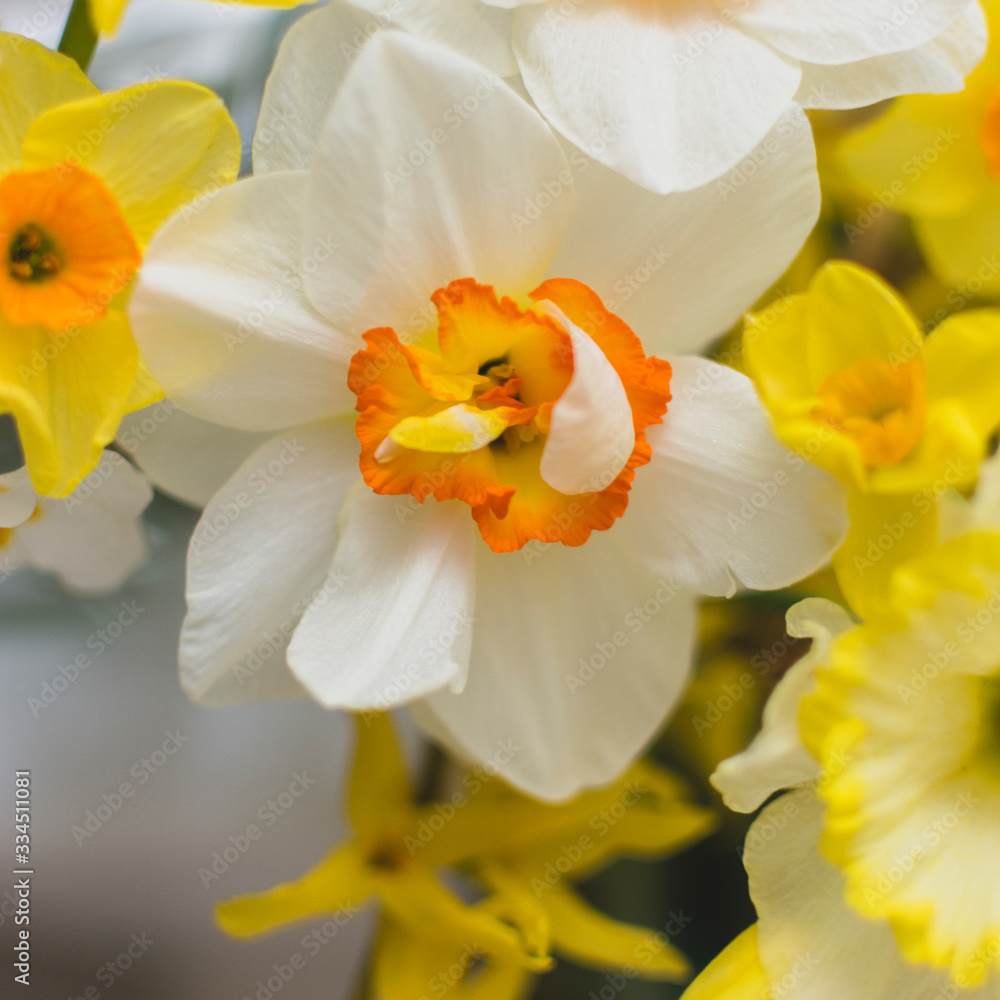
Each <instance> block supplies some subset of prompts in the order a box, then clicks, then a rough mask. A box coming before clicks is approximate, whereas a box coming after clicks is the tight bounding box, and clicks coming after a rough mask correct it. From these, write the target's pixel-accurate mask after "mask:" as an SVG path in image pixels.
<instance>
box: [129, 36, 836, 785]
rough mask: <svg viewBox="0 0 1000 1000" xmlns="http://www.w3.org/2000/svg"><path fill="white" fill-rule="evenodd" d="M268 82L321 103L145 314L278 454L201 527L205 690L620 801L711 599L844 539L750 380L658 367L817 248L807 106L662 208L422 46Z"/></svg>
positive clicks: (250, 469)
mask: <svg viewBox="0 0 1000 1000" xmlns="http://www.w3.org/2000/svg"><path fill="white" fill-rule="evenodd" d="M297 38H298V42H296V41H295V39H293V40H292V42H291V43H290V44H298V43H299V42H303V40H304V42H305V44H307V45H308V44H310V43H311V41H312V39H311V38H310V36H303V35H302V34H299V35H298V36H297ZM278 72H283V73H285V74H287V75H286V76H285V77H284V78H281V77H279V78H278V79H273V80H272V82H271V85H270V88H269V98H268V101H266V102H265V105H266V106H265V108H264V110H263V111H262V121H264V122H267V121H269V120H271V121H273V120H274V119H273V114H274V111H275V107H276V103H275V102H276V100H277V95H281V98H282V100H289V99H291V98H292V97H294V98H295V99H297V100H300V102H301V103H299V104H297V105H295V107H296V108H297V110H296V111H295V112H294V114H292V113H291V112H289V118H288V119H287V121H288V129H287V130H286V132H285V133H284V139H283V141H282V142H281V143H275V144H274V145H273V146H272V149H271V152H272V154H273V155H272V157H271V159H270V160H269V167H270V168H271V171H272V172H266V173H263V174H260V175H258V176H256V177H253V178H251V179H249V180H246V181H241V182H239V183H238V184H236V185H235V186H233V187H232V188H229V189H225V190H222V191H220V192H218V193H217V194H215V195H213V196H212V197H210V198H208V199H206V201H205V202H204V204H203V205H201V206H199V208H198V209H197V210H196V211H192V212H189V213H186V214H182V215H181V216H178V217H177V218H176V219H175V220H174V221H173V222H171V223H170V224H168V225H167V226H166V227H165V228H164V229H163V230H162V231H161V233H160V234H159V236H158V237H157V239H156V241H155V244H154V246H153V247H152V248H151V250H150V253H149V255H148V257H147V261H146V264H145V266H144V268H143V274H142V279H141V281H140V283H139V285H138V287H137V288H136V290H135V294H134V295H133V297H132V300H131V315H132V319H133V321H134V324H135V328H136V329H137V330H138V334H137V335H138V337H139V339H140V341H141V345H142V350H143V354H144V357H145V359H146V361H147V363H148V364H149V366H150V368H151V370H152V371H153V373H154V375H155V376H156V378H157V379H158V380H159V381H160V383H161V384H162V385H163V386H164V388H165V390H166V392H167V394H168V396H169V398H170V399H171V400H172V401H173V402H174V403H175V404H176V405H177V406H178V407H180V408H182V409H183V410H185V411H187V412H188V413H191V414H193V415H194V416H195V417H197V418H199V419H202V420H208V421H212V422H215V423H219V424H223V425H225V426H228V427H233V428H236V429H238V430H242V431H249V432H260V431H271V432H272V433H273V432H278V433H277V436H274V437H272V438H271V439H270V440H268V441H267V442H266V443H265V444H263V445H262V446H261V447H260V448H258V449H257V450H256V451H255V452H254V453H253V454H252V455H251V456H250V457H249V458H248V459H247V460H246V461H245V462H244V463H243V465H242V466H241V467H240V468H239V470H237V472H236V473H235V474H234V475H233V476H232V477H231V478H230V479H229V481H228V483H227V484H226V485H225V486H224V487H223V488H222V490H221V491H220V492H219V493H218V495H217V496H216V497H215V498H214V500H213V501H212V502H211V503H210V504H209V505H208V507H207V508H206V510H205V512H204V515H203V517H202V520H201V522H200V524H199V526H198V528H197V529H196V531H195V534H194V537H193V540H192V545H191V550H190V554H189V576H188V594H187V597H188V607H189V612H188V616H187V619H186V621H185V624H184V629H183V635H182V638H181V651H180V655H181V668H182V679H183V682H184V685H185V687H186V689H187V691H188V692H189V693H190V694H191V695H192V696H193V697H194V698H196V699H198V700H201V701H204V702H207V703H215V704H219V703H232V702H239V701H248V700H255V699H264V698H273V697H283V696H290V695H295V694H301V693H303V690H304V691H307V692H308V693H309V694H310V695H312V696H313V697H314V698H316V699H317V700H318V701H319V702H321V703H322V704H323V705H325V706H327V707H329V708H343V709H351V710H355V711H365V710H381V709H387V708H389V707H392V706H393V705H396V704H400V703H404V702H409V703H416V707H417V712H418V715H419V718H420V719H421V721H422V723H423V724H424V726H425V727H426V728H427V729H428V730H429V731H430V732H431V733H432V734H434V735H436V736H437V737H438V738H440V739H441V740H443V741H444V742H446V743H447V744H448V745H449V746H450V747H452V748H453V749H454V750H456V752H458V753H460V754H461V755H463V756H465V757H467V758H473V759H476V760H478V761H486V760H494V761H495V762H496V763H497V766H498V768H499V769H500V770H501V771H502V773H503V774H504V776H505V777H506V778H507V779H508V780H510V781H511V782H513V783H514V784H516V785H518V786H519V787H521V788H523V789H526V790H527V791H529V792H531V793H533V794H536V795H539V796H542V797H547V798H558V797H564V796H569V795H571V794H573V793H574V792H576V791H578V790H579V789H580V788H582V787H585V786H589V785H598V784H602V783H605V782H607V781H608V780H610V779H611V778H612V777H613V776H615V775H617V774H618V773H619V772H620V771H621V770H622V769H623V768H624V767H625V766H626V764H627V763H628V762H629V761H630V760H631V759H632V758H633V757H634V756H635V755H636V754H637V753H638V752H639V751H640V750H641V748H642V747H643V745H644V744H645V743H646V741H647V740H648V739H649V738H650V737H651V736H652V734H653V733H654V732H655V730H656V729H657V727H658V726H659V725H660V723H661V722H662V720H663V718H664V716H665V715H666V713H667V711H668V710H669V708H670V706H671V705H672V703H673V702H674V700H675V698H676V697H677V695H678V693H679V691H680V689H681V687H682V686H683V683H684V680H685V677H686V674H687V670H688V665H689V659H690V651H691V645H692V642H693V636H694V617H693V616H694V605H695V592H701V593H705V594H729V593H732V592H733V591H734V590H735V588H736V587H737V585H739V584H742V585H744V586H748V587H754V588H772V587H780V586H783V585H786V584H788V583H791V582H793V581H795V580H797V579H799V578H801V577H803V576H804V575H806V574H808V573H810V572H812V571H813V570H815V569H816V568H818V567H819V566H820V565H822V564H823V562H824V561H825V560H826V559H827V558H828V557H829V555H830V553H831V552H832V551H833V549H834V548H835V547H836V545H837V544H838V542H839V539H840V537H841V535H842V534H843V531H844V528H845V519H844V498H843V495H842V492H841V488H840V487H839V485H838V484H836V483H835V481H834V480H833V479H832V478H831V477H829V476H827V475H826V474H825V473H824V472H822V471H820V470H818V469H817V468H816V467H814V466H812V465H811V464H810V463H808V462H806V461H804V460H803V459H801V458H800V457H799V456H797V455H794V454H792V453H790V452H788V451H786V450H785V449H784V448H783V447H782V446H781V445H780V444H779V443H778V442H777V440H776V439H775V438H774V436H773V435H772V433H771V430H770V428H769V425H768V421H767V418H766V416H765V414H764V411H763V409H762V406H761V404H760V402H759V400H758V398H757V396H756V395H755V392H754V390H753V387H752V385H751V383H750V382H749V380H748V379H746V378H745V377H744V376H743V375H741V374H739V373H737V372H735V371H733V370H731V369H728V368H724V367H722V366H721V365H718V364H715V363H713V362H711V361H707V360H704V359H702V358H697V357H683V356H682V357H669V358H668V360H667V361H664V360H659V359H658V358H655V357H652V356H651V355H652V353H653V352H654V351H656V352H661V351H662V352H664V353H666V354H669V352H672V351H683V350H686V349H692V348H696V347H698V346H700V345H702V344H704V343H705V342H706V340H707V339H708V338H709V337H711V336H712V335H714V334H716V333H718V332H719V331H720V330H721V329H724V328H725V326H726V325H727V324H729V323H731V322H732V321H733V320H735V319H736V318H737V317H738V315H739V313H740V311H741V310H742V309H743V308H744V307H745V306H746V305H747V304H748V303H749V302H751V301H752V300H753V299H754V297H755V296H756V295H758V294H759V293H760V292H761V291H762V290H763V289H764V288H765V287H766V286H767V285H768V284H769V283H770V282H772V281H773V280H774V279H775V277H776V276H777V275H778V274H779V273H780V272H781V270H782V268H783V267H784V266H785V265H786V264H787V262H788V260H789V259H790V258H791V257H792V256H793V255H794V253H795V252H796V250H797V249H798V246H799V244H800V242H801V240H802V239H803V237H804V236H805V234H806V232H807V231H808V229H809V227H810V225H811V224H812V221H813V219H814V218H815V215H816V211H817V191H816V185H815V178H814V174H813V169H814V160H813V148H812V142H811V138H810V135H809V130H808V127H807V126H806V124H805V121H804V116H802V114H801V112H799V111H797V110H793V111H792V112H791V113H790V115H789V117H788V118H787V119H786V120H785V121H784V122H783V123H782V125H781V126H779V127H778V128H777V129H776V131H775V134H774V136H773V139H772V146H771V149H772V152H771V153H770V154H769V155H766V156H764V157H763V159H762V161H761V165H760V167H759V168H758V169H757V170H756V171H755V172H753V173H751V174H748V175H747V176H746V177H745V178H744V183H743V185H742V186H741V187H739V189H738V190H737V191H736V192H735V193H733V194H726V193H720V192H719V191H718V190H717V189H716V188H715V187H714V186H712V187H709V188H706V189H702V190H699V191H695V192H692V193H690V194H684V195H677V196H672V197H660V196H655V195H652V194H651V193H649V192H648V191H645V190H643V189H641V188H639V187H637V186H635V185H632V184H629V183H628V182H626V181H624V180H623V179H622V178H621V177H619V176H618V175H616V174H614V173H612V172H611V171H608V170H606V169H605V168H603V167H601V166H600V165H599V164H597V163H594V162H593V161H589V160H583V161H582V162H581V163H576V164H575V166H576V168H577V169H576V173H575V174H574V171H573V170H572V169H571V167H570V162H569V161H568V160H567V158H566V156H565V155H564V153H563V150H562V147H561V145H560V144H559V142H558V141H557V139H556V138H555V137H554V135H553V134H552V133H551V132H550V130H549V129H548V127H547V126H546V125H545V124H544V122H543V121H542V120H541V118H539V117H538V115H537V113H536V112H535V111H534V110H533V109H532V108H531V107H530V106H529V105H528V104H527V103H525V102H524V101H523V100H522V99H521V98H520V97H518V96H517V94H515V93H514V91H512V90H511V89H510V88H509V87H507V85H506V84H504V83H503V82H502V81H501V80H500V79H499V78H498V77H496V76H494V75H492V74H490V73H487V72H486V71H484V70H483V69H482V68H481V67H480V66H478V65H477V64H475V63H473V62H471V61H469V60H468V59H467V58H465V57H464V56H461V55H460V54H458V53H455V52H454V51H452V50H450V49H447V48H445V47H442V46H439V45H437V44H434V43H431V42H428V41H426V40H423V39H419V38H416V37H413V36H410V35H407V34H404V33H402V32H383V33H381V35H380V36H379V37H377V38H376V39H374V40H373V41H371V42H369V43H367V44H366V45H365V46H364V49H363V51H362V52H361V54H360V55H359V56H358V57H357V60H356V62H355V64H354V66H353V67H352V68H351V70H350V72H348V73H347V75H346V77H344V78H343V79H342V80H341V81H340V83H339V87H338V86H335V85H331V84H330V80H329V79H325V80H323V79H321V78H322V77H323V74H324V72H325V65H324V64H316V65H314V64H312V63H296V62H294V61H292V60H290V58H289V57H288V54H287V51H286V53H285V55H284V57H283V58H282V59H279V71H278ZM303 80H312V82H313V84H314V85H313V86H308V85H303ZM331 92H333V93H334V97H333V100H332V104H330V106H329V108H327V107H326V104H327V103H329V98H330V94H331ZM310 99H312V100H314V101H316V102H323V106H319V104H318V103H317V104H315V105H313V104H309V103H308V101H309V100H310ZM286 107H289V106H288V105H286ZM269 116H271V117H270V118H269ZM292 123H295V124H302V127H303V131H302V133H293V132H292ZM320 123H321V124H320ZM313 125H315V126H316V127H315V128H314V129H313V131H312V132H310V131H309V129H310V128H312V127H313ZM263 127H269V126H266V125H265V126H263ZM279 147H280V153H279ZM279 160H280V161H281V162H280V163H279ZM279 166H280V167H283V168H284V169H277V168H278V167H279ZM612 309H614V310H615V311H614V312H612V311H611V310H612ZM633 331H634V332H633ZM640 338H641V339H640ZM355 411H357V414H358V415H356V413H355ZM359 466H360V472H359ZM633 480H634V481H633ZM470 515H471V516H470ZM552 543H554V544H552ZM286 664H287V665H286Z"/></svg>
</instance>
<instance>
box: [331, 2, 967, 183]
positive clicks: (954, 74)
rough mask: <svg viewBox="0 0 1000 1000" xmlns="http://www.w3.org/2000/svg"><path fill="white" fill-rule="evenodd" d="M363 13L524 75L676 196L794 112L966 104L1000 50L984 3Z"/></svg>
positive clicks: (539, 98)
mask: <svg viewBox="0 0 1000 1000" xmlns="http://www.w3.org/2000/svg"><path fill="white" fill-rule="evenodd" d="M334 2H336V0H334ZM353 2H354V3H356V4H357V6H359V7H361V8H363V9H364V10H366V11H367V12H368V14H369V17H370V18H372V17H378V19H379V20H380V21H381V20H387V19H388V20H392V21H394V22H395V23H396V24H399V25H400V26H402V27H403V28H405V29H406V30H409V31H413V32H417V33H421V34H425V35H428V36H430V37H433V38H436V39H438V40H441V41H446V42H448V43H449V44H452V45H456V46H458V47H459V48H461V49H462V50H463V51H465V52H467V53H469V54H471V55H474V56H475V57H476V58H479V59H483V60H484V61H488V62H489V64H490V65H491V66H492V67H493V68H495V69H497V70H498V71H499V72H510V71H511V70H514V71H516V72H519V73H520V75H521V79H522V80H523V81H524V86H525V87H526V88H527V91H528V93H529V94H530V95H531V98H532V100H533V101H534V102H535V104H536V106H537V107H538V109H539V111H541V113H542V114H543V115H544V116H545V117H546V118H547V119H548V121H549V122H550V123H551V124H552V125H553V126H555V128H557V129H558V130H559V131H560V132H561V133H562V134H563V135H564V136H565V137H566V138H567V139H569V140H570V141H571V142H572V143H574V144H575V145H576V146H578V147H579V148H580V149H582V150H584V151H585V152H587V153H588V154H589V155H591V156H593V157H595V158H596V159H598V160H599V161H600V162H602V163H604V164H605V165H606V166H608V167H611V168H612V169H614V170H617V171H620V172H621V173H623V174H624V175H625V176H626V177H628V178H630V179H631V180H633V181H635V182H636V183H638V184H642V185H643V186H645V187H648V188H649V189H651V190H653V191H657V192H661V193H662V192H668V191H677V190H687V189H690V188H694V187H698V186H699V185H701V184H705V183H706V182H708V181H710V180H713V179H714V178H716V177H718V176H720V175H721V174H723V173H724V172H725V171H727V170H729V169H731V168H732V167H734V166H735V165H736V164H738V163H739V162H740V161H741V160H742V159H743V158H744V157H746V156H747V155H748V154H749V153H750V152H751V150H752V149H753V148H754V147H755V146H756V145H757V144H758V143H760V141H761V140H762V139H763V138H764V136H765V135H767V134H768V132H770V130H771V129H772V128H773V127H774V125H775V123H776V122H777V121H778V120H779V119H780V118H781V116H782V114H783V113H784V112H785V109H786V108H787V106H788V103H789V102H790V101H793V100H794V101H795V102H797V103H798V104H799V105H801V106H802V107H807V108H855V107H861V106H863V105H866V104H874V103H875V102H877V101H880V100H883V99H885V98H887V97H894V96H896V95H898V94H907V93H914V92H917V93H941V92H949V91H956V90H960V89H961V87H962V79H963V77H964V76H965V75H966V74H967V73H968V72H969V71H970V70H971V69H972V68H973V67H974V66H975V64H976V62H978V60H979V58H980V57H981V56H982V54H983V50H984V48H985V44H986V30H985V24H984V18H983V14H982V11H981V10H980V9H979V7H978V5H977V4H976V3H974V2H973V3H971V4H970V3H969V0H923V2H920V3H918V2H916V0H912V2H909V3H897V2H895V0H877V2H875V0H810V2H808V3H802V2H798V0H730V2H722V0H686V2H684V3H674V2H671V3H663V2H660V0H547V2H546V0H541V2H540V0H401V2H400V3H399V4H398V5H396V7H395V8H394V7H392V6H391V5H390V6H389V8H388V9H386V8H385V5H384V4H383V3H382V2H381V0H353ZM504 30H505V31H506V33H507V37H508V38H509V41H510V49H509V50H508V52H506V53H505V52H504V50H503V49H502V48H501V46H500V44H499V43H500V41H501V40H502V39H503V35H502V32H503V31H504ZM511 55H512V56H513V59H512V60H511V59H510V56H511ZM505 56H506V59H505V58H504V57H505ZM508 60H509V61H510V63H512V65H511V66H510V68H509V69H508V68H507V66H506V65H505V63H506V62H507V61H508Z"/></svg>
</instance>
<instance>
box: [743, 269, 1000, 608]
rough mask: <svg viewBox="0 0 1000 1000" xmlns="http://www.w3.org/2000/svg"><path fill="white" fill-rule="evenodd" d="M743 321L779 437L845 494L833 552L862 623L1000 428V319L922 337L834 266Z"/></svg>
mask: <svg viewBox="0 0 1000 1000" xmlns="http://www.w3.org/2000/svg"><path fill="white" fill-rule="evenodd" d="M768 320H769V321H768V323H767V324H765V323H763V322H761V321H759V320H758V319H757V318H756V317H750V318H749V319H748V323H747V327H746V333H745V335H744V338H745V339H744V351H745V357H746V364H747V369H748V371H749V373H750V374H751V376H752V377H753V378H754V380H755V381H756V383H757V387H758V390H759V391H760V393H761V396H762V397H763V399H764V402H765V404H766V405H767V407H768V409H769V411H770V413H771V418H772V420H773V421H774V425H775V429H776V431H777V433H778V436H779V437H780V438H781V439H782V440H783V441H784V442H785V443H786V444H787V445H789V446H790V447H791V448H792V449H793V450H794V451H795V453H796V455H797V458H798V460H803V461H804V460H809V461H812V462H815V463H816V464H817V465H819V466H821V467H822V468H824V469H826V470H827V471H829V472H831V473H833V474H834V475H835V476H837V477H838V478H839V479H840V480H841V481H842V482H843V483H845V484H846V485H847V487H848V491H849V492H848V512H849V515H850V520H851V527H850V529H849V531H848V535H847V538H846V540H845V541H844V544H843V545H842V546H841V548H840V549H839V550H838V552H837V554H836V555H835V556H834V567H835V569H836V571H837V577H838V582H839V583H840V585H841V588H842V589H843V590H844V594H845V596H846V597H847V598H848V601H849V602H850V603H851V605H852V607H853V608H854V609H855V610H856V611H858V612H859V613H861V614H865V613H866V609H867V607H868V606H869V605H870V604H871V603H872V602H873V601H878V600H880V599H881V597H882V595H883V594H884V590H885V587H886V582H887V579H888V574H889V571H890V570H891V569H892V567H893V566H896V565H898V564H899V563H900V562H902V561H903V560H904V559H905V558H908V557H910V556H912V555H915V554H916V553H918V552H919V551H921V550H922V549H923V548H924V547H926V546H927V545H932V544H934V543H935V542H936V540H937V503H938V500H939V499H940V497H941V496H942V495H944V494H945V493H946V492H947V491H948V490H949V489H950V488H959V489H961V488H965V487H969V486H971V485H972V484H973V483H974V482H975V477H976V469H977V467H978V465H979V462H980V461H981V459H982V458H983V456H984V454H985V451H986V446H987V442H988V440H989V437H990V435H991V434H992V432H993V431H994V429H995V428H996V426H997V424H998V423H1000V393H998V392H997V391H996V387H997V385H998V383H1000V351H998V350H997V346H996V345H997V343H998V337H1000V313H997V312H994V311H992V310H978V311H972V312H966V313H962V314H959V315H956V316H953V317H950V318H949V319H948V320H946V321H945V322H944V323H942V324H941V325H940V326H938V327H937V328H936V329H935V330H934V332H933V333H932V334H931V335H930V336H929V337H928V338H926V339H925V338H924V335H923V333H922V331H921V328H920V326H919V324H918V322H917V320H916V319H915V317H914V316H913V315H912V313H911V312H910V311H909V309H908V308H907V306H906V305H905V303H904V302H903V300H902V299H901V298H900V297H899V296H898V295H897V294H896V293H895V292H894V291H893V290H892V289H891V288H890V287H889V286H888V285H887V284H886V283H885V282H883V281H882V280H881V279H880V278H878V277H876V276H875V275H873V274H871V273H870V272H868V271H865V270H864V269H863V268H860V267H858V266H856V265H853V264H850V263H847V262H844V261H832V262H830V263H828V264H826V265H825V266H824V267H822V268H821V269H820V270H819V271H818V272H817V274H816V276H815V277H814V279H813V281H812V283H811V284H810V286H809V290H808V291H807V292H806V293H804V294H802V295H794V296H791V297H790V298H788V299H786V300H785V302H784V308H783V309H782V310H781V311H776V310H772V311H771V314H770V315H769V317H768Z"/></svg>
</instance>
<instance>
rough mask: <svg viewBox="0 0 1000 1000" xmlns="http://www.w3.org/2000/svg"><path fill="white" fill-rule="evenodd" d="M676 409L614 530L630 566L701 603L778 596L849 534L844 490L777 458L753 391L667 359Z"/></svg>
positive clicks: (795, 461) (787, 457) (658, 433)
mask: <svg viewBox="0 0 1000 1000" xmlns="http://www.w3.org/2000/svg"><path fill="white" fill-rule="evenodd" d="M670 363H671V365H672V366H673V377H672V379H671V386H670V390H671V395H672V399H671V401H670V403H669V405H668V408H667V413H666V416H665V417H664V418H663V423H662V424H657V425H654V426H652V427H649V428H647V430H646V437H647V439H648V440H649V443H650V445H651V446H652V448H653V458H652V460H651V461H650V463H649V465H648V466H645V467H643V468H641V469H639V470H638V471H637V472H636V479H635V484H634V485H633V487H632V493H631V495H630V498H629V506H628V511H627V513H626V514H625V517H624V519H623V522H622V527H623V528H624V529H626V532H627V534H628V537H629V538H630V539H631V543H632V546H633V549H634V551H635V553H636V555H637V556H638V557H639V558H642V559H643V560H644V561H645V562H646V563H647V565H649V566H650V567H651V568H652V569H654V570H655V571H656V572H658V573H662V574H664V575H666V576H668V577H671V578H672V579H675V580H676V581H677V582H679V583H680V584H682V585H683V586H687V587H691V588H692V589H694V590H697V591H699V592H700V593H703V594H713V595H720V596H721V595H732V594H733V593H734V592H735V590H736V586H737V582H738V583H741V584H742V585H743V586H746V587H751V588H753V589H755V590H772V589H775V588H778V587H786V586H788V585H790V584H792V583H795V582H796V581H798V580H801V579H802V578H803V577H806V576H808V575H809V574H811V573H813V572H815V571H816V570H818V569H819V568H820V567H821V566H823V564H824V563H826V562H827V560H828V559H829V558H830V556H831V555H832V554H833V552H834V550H835V549H836V548H837V546H838V545H839V544H840V542H841V540H842V539H843V536H844V532H845V531H846V529H847V512H846V496H845V492H844V488H843V487H842V486H841V485H840V483H838V482H837V481H836V480H835V479H834V478H833V477H832V476H830V475H829V474H828V473H826V472H824V471H823V470H821V469H819V468H818V467H817V466H815V465H813V464H812V463H811V462H808V461H806V460H805V459H803V458H801V457H800V456H798V455H796V454H794V453H793V452H790V451H788V450H787V449H785V447H784V446H783V445H781V444H780V443H779V441H778V439H777V438H776V437H775V436H774V433H773V431H772V430H771V426H770V423H769V421H768V418H767V416H766V414H765V412H764V408H763V405H762V404H761V402H760V400H759V399H758V397H757V393H756V391H755V389H754V387H753V383H752V382H751V381H750V380H749V379H748V378H747V377H746V376H745V375H741V374H740V373H739V372H736V371H733V369H731V368H726V367H724V366H722V365H719V364H716V363H715V362H714V361H706V360H705V359H703V358H671V359H670Z"/></svg>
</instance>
